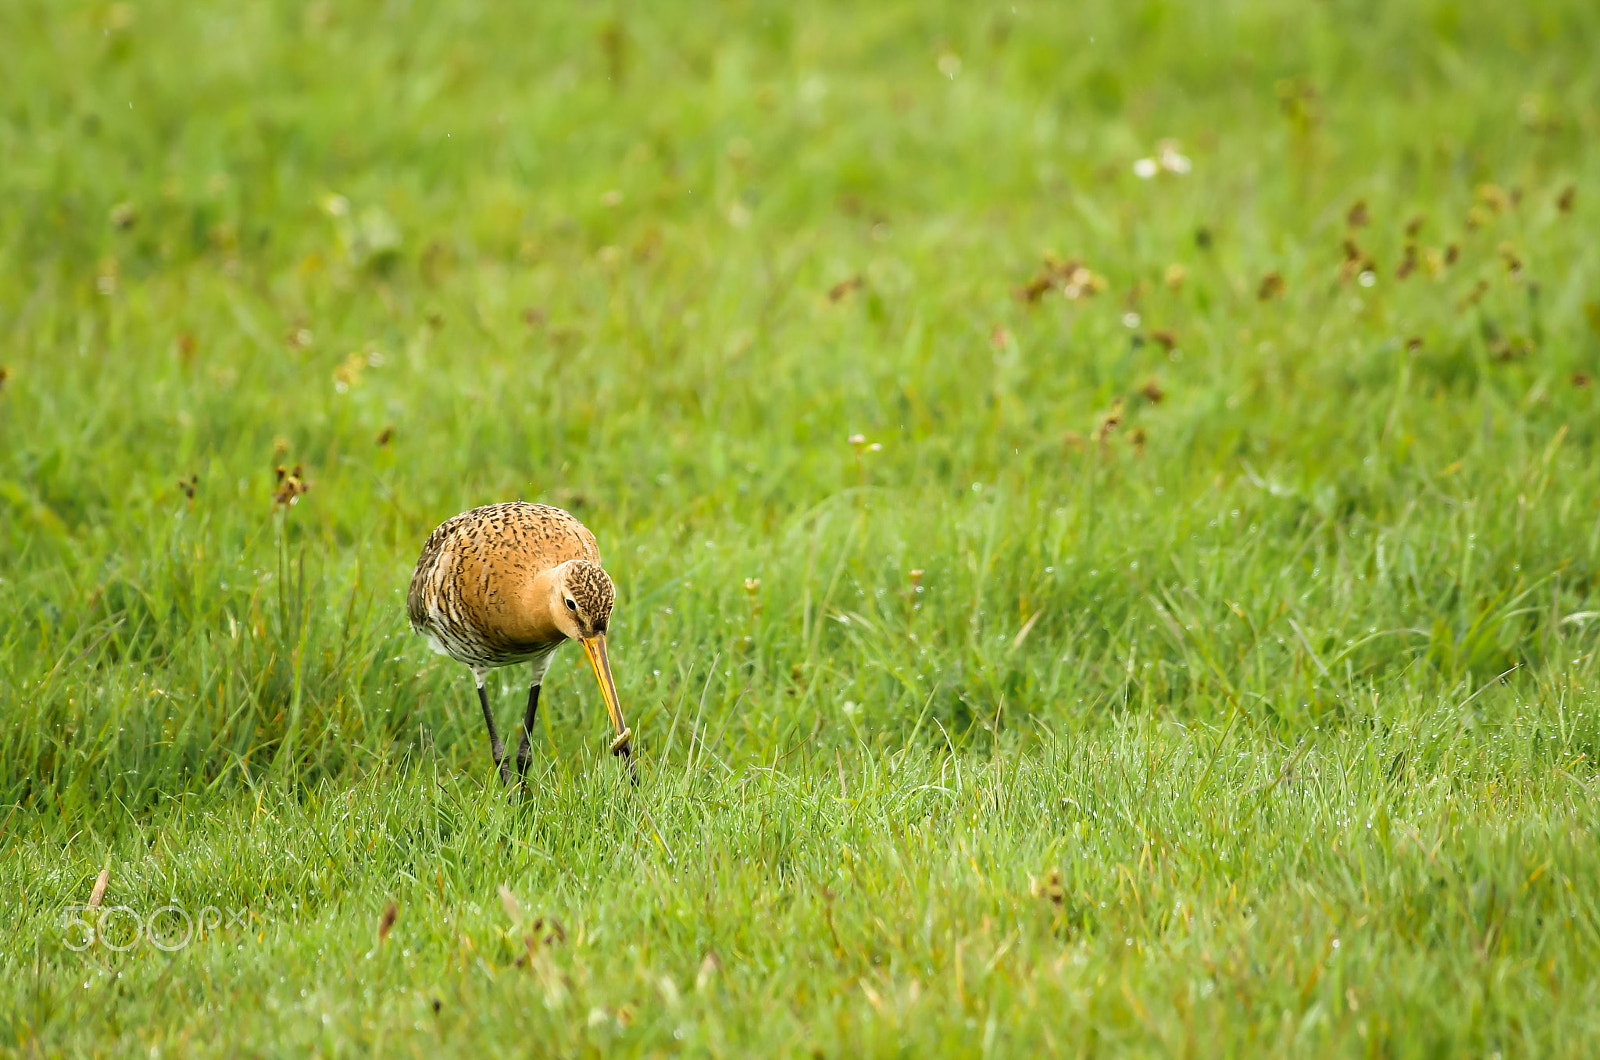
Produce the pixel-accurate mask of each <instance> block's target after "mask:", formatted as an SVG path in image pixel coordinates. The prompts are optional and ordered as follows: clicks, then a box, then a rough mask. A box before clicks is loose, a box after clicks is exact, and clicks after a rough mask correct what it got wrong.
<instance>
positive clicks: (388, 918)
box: [378, 902, 400, 945]
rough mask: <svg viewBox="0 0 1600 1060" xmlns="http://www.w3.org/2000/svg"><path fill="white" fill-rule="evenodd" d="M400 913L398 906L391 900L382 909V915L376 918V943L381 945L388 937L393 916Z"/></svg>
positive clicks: (392, 925)
mask: <svg viewBox="0 0 1600 1060" xmlns="http://www.w3.org/2000/svg"><path fill="white" fill-rule="evenodd" d="M399 915H400V907H399V906H397V905H395V904H394V903H393V902H390V903H389V907H388V908H387V909H385V910H384V911H383V916H382V917H381V918H380V919H379V920H378V944H379V945H382V944H383V943H384V942H385V941H386V940H387V939H388V938H389V930H390V929H391V928H393V927H394V922H395V918H396V917H398V916H399Z"/></svg>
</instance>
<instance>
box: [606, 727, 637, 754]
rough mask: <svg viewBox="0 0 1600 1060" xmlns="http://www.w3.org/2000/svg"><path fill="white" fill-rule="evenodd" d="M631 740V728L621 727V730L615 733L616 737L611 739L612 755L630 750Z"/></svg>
mask: <svg viewBox="0 0 1600 1060" xmlns="http://www.w3.org/2000/svg"><path fill="white" fill-rule="evenodd" d="M632 742H633V730H632V729H623V730H622V731H621V732H619V733H617V738H616V739H615V740H612V741H611V753H612V754H614V755H625V754H627V753H628V751H629V750H630V744H631V743H632Z"/></svg>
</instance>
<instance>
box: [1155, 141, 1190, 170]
mask: <svg viewBox="0 0 1600 1060" xmlns="http://www.w3.org/2000/svg"><path fill="white" fill-rule="evenodd" d="M1178 146H1179V145H1178V141H1176V140H1162V141H1161V142H1160V143H1158V144H1156V154H1157V155H1158V156H1159V157H1160V159H1161V168H1162V169H1164V170H1166V171H1167V172H1168V173H1177V174H1179V175H1180V176H1181V175H1182V174H1184V173H1187V172H1189V171H1190V170H1191V169H1193V168H1194V163H1193V162H1191V161H1189V156H1188V155H1185V154H1183V153H1182V152H1180V151H1179V150H1178Z"/></svg>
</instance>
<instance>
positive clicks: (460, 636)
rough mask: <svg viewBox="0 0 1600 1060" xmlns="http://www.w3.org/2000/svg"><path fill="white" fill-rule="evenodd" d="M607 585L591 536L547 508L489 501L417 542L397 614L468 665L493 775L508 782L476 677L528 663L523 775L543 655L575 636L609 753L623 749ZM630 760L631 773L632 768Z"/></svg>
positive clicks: (627, 734)
mask: <svg viewBox="0 0 1600 1060" xmlns="http://www.w3.org/2000/svg"><path fill="white" fill-rule="evenodd" d="M615 600H616V590H615V588H614V587H613V586H612V583H611V578H610V577H609V576H608V575H607V574H606V572H605V570H604V569H603V568H602V567H601V566H600V549H599V547H598V546H597V545H596V544H595V539H594V535H593V534H591V533H590V532H589V530H588V528H587V527H585V526H584V525H583V524H582V523H580V522H579V521H578V520H577V519H575V518H574V517H573V516H572V515H571V514H569V513H567V512H564V511H562V510H561V509H560V508H552V507H550V506H549V505H547V504H525V503H523V502H521V501H516V502H512V503H508V504H490V505H485V506H484V507H482V508H474V509H472V510H471V511H469V512H462V513H461V514H460V515H457V516H455V517H453V518H451V519H447V520H445V521H444V522H443V523H441V524H440V525H439V527H438V528H437V529H435V530H434V531H433V533H431V534H429V535H428V540H427V542H426V543H424V544H423V546H422V555H421V557H420V558H419V559H418V560H417V568H416V571H415V572H414V573H413V574H412V576H411V589H410V591H409V592H408V593H407V595H406V613H407V615H408V616H409V617H410V619H411V627H412V628H413V629H414V630H416V631H417V632H418V633H421V634H424V635H425V636H426V637H427V638H428V640H429V642H430V643H431V644H432V645H433V647H434V649H435V650H436V651H439V652H441V653H443V654H445V655H448V656H450V657H451V658H452V659H455V660H457V661H458V662H461V663H465V664H466V665H467V666H468V667H470V668H471V669H472V673H473V677H474V679H475V680H476V682H477V686H478V700H479V702H480V704H481V705H482V706H483V717H484V722H485V724H486V725H487V727H488V730H489V741H490V748H491V749H492V750H493V752H494V759H495V764H496V765H497V766H498V767H499V768H500V772H501V775H502V776H503V777H505V779H506V780H507V781H508V782H509V781H510V773H509V770H508V769H507V768H506V764H505V752H504V749H503V747H502V745H501V742H500V737H499V734H498V733H497V732H496V730H495V725H494V716H493V713H492V712H491V710H490V709H489V700H488V696H487V694H486V692H485V689H484V675H485V674H486V673H487V672H488V671H489V670H491V669H493V668H495V667H498V666H511V665H513V664H516V663H522V662H528V663H532V664H533V682H532V685H531V687H530V688H529V692H528V711H527V716H526V718H525V720H524V722H523V735H522V746H521V748H520V749H519V750H518V752H517V768H518V771H519V772H525V771H526V768H527V762H528V758H529V756H530V753H531V752H530V750H529V735H530V731H531V729H532V727H533V719H534V715H535V712H536V710H537V709H538V702H539V685H540V683H541V682H542V681H543V680H544V675H545V672H546V670H547V669H548V668H549V665H550V660H551V657H552V656H553V655H554V654H555V651H556V649H557V648H559V647H561V645H562V644H564V643H566V642H567V641H568V640H569V639H578V640H581V641H582V642H583V647H584V651H585V652H586V653H587V654H588V656H589V663H590V665H591V666H593V667H594V671H595V677H596V679H597V680H598V681H599V682H600V691H601V697H602V698H603V699H605V701H606V710H607V712H608V713H609V714H610V715H611V721H612V723H613V724H614V725H615V726H616V729H617V738H616V740H615V741H613V743H612V750H613V751H614V752H616V753H617V754H621V755H628V754H629V740H630V739H631V736H632V733H631V731H630V730H629V729H628V728H627V725H626V723H625V722H624V721H623V718H622V709H621V706H620V705H619V704H618V703H617V701H616V685H615V682H614V681H613V680H612V677H611V664H610V661H609V659H608V658H607V655H606V645H605V640H606V636H605V635H606V628H607V626H608V625H609V623H610V620H611V609H612V605H613V604H614V603H615ZM631 768H632V766H631V762H630V770H631Z"/></svg>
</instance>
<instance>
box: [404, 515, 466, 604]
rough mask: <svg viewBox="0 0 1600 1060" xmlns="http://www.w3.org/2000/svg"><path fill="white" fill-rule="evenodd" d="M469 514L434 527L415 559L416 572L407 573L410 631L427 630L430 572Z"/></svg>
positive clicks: (434, 568)
mask: <svg viewBox="0 0 1600 1060" xmlns="http://www.w3.org/2000/svg"><path fill="white" fill-rule="evenodd" d="M472 514H473V513H472V512H462V513H461V514H460V515H454V516H451V517H450V518H449V519H446V520H445V521H444V522H442V523H440V524H439V525H438V526H437V527H435V528H434V531H433V533H431V534H429V535H428V540H427V541H426V542H424V543H423V545H422V555H421V556H419V557H417V569H416V570H415V571H413V572H412V574H411V588H410V589H409V590H408V591H407V592H406V616H407V617H408V618H410V619H411V628H412V629H414V630H416V631H417V632H418V633H423V632H426V630H427V628H428V591H429V588H430V587H431V586H433V585H434V584H435V574H434V572H435V570H436V569H437V568H438V566H439V560H440V559H441V558H442V556H443V555H444V551H445V546H446V545H448V544H449V542H450V538H451V537H453V536H454V535H455V533H456V531H457V530H459V529H460V528H461V527H462V525H463V524H465V523H467V522H470V521H471V519H472Z"/></svg>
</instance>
